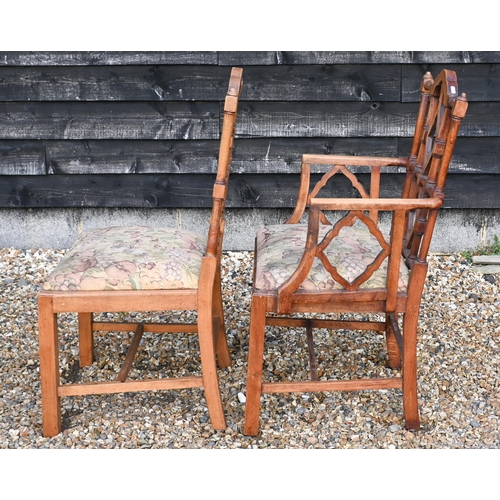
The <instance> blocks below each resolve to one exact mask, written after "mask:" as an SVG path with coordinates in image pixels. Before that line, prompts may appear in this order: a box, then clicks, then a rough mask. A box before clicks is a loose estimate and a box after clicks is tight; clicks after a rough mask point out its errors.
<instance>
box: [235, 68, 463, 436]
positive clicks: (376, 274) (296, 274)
mask: <svg viewBox="0 0 500 500" xmlns="http://www.w3.org/2000/svg"><path fill="white" fill-rule="evenodd" d="M420 90H421V100H420V107H419V111H418V116H417V121H416V126H415V134H414V138H413V144H412V147H411V151H410V154H409V156H408V157H407V158H382V157H380V158H376V157H366V156H352V157H348V156H334V155H303V160H302V171H301V185H300V191H299V195H298V201H297V204H296V208H295V210H294V212H293V214H292V216H291V217H290V219H289V220H288V221H287V222H286V223H285V224H281V225H273V226H269V227H265V228H263V229H260V230H259V231H258V232H257V236H256V243H255V257H254V258H255V262H254V282H253V291H252V309H251V319H250V345H249V355H248V378H247V393H246V409H245V427H244V433H245V434H246V435H256V434H257V433H258V429H259V416H260V405H261V395H262V394H269V393H290V392H314V391H336V390H339V391H345V390H355V391H360V390H373V389H392V388H398V389H402V392H403V407H404V417H405V424H406V427H407V428H408V429H418V428H419V426H420V420H419V412H418V402H417V364H416V361H417V358H416V352H417V323H418V314H419V308H420V301H421V295H422V290H423V286H424V282H425V279H426V273H427V266H428V264H427V260H426V259H427V254H428V251H429V246H430V243H431V238H432V233H433V230H434V225H435V222H436V217H437V215H438V210H439V208H440V207H441V206H442V204H443V199H444V186H445V181H446V176H447V172H448V166H449V163H450V158H451V155H452V151H453V148H454V145H455V139H456V137H457V134H458V129H459V126H460V122H461V119H462V118H463V117H464V115H465V113H466V110H467V106H468V104H467V98H466V96H465V94H462V95H460V96H459V95H458V84H457V77H456V74H455V73H454V72H453V71H449V70H443V71H441V73H440V74H439V76H438V77H437V78H436V79H435V80H434V79H433V77H432V75H431V74H430V73H426V74H425V75H424V77H423V79H422V84H421V89H420ZM317 164H320V165H328V166H331V168H330V169H329V170H328V171H327V172H326V173H325V174H324V176H323V177H322V178H321V180H320V181H319V182H318V183H317V184H316V185H315V187H314V188H313V189H312V190H310V187H309V183H310V166H311V165H317ZM361 167H363V168H365V169H366V170H368V172H369V173H370V183H369V186H363V184H362V183H361V182H360V181H359V178H358V177H357V176H356V175H355V174H356V173H357V172H359V171H360V170H361ZM400 167H405V168H406V177H405V182H404V187H403V191H402V196H401V198H397V199H390V198H380V197H379V193H380V179H381V177H380V172H381V169H382V168H383V169H384V171H391V169H394V171H397V169H399V168H400ZM337 174H338V175H344V176H346V177H347V178H348V179H349V180H350V181H351V183H352V186H353V190H354V189H355V190H356V191H355V192H356V193H358V192H359V197H358V195H357V194H356V197H355V198H352V199H351V198H339V199H335V198H320V197H319V196H318V195H319V191H320V189H321V188H322V187H324V186H325V185H326V184H327V182H328V181H332V182H333V179H339V177H336V178H334V176H335V175H337ZM365 184H368V183H367V182H365ZM307 206H308V208H309V209H308V214H307V223H303V224H301V223H300V220H301V218H302V215H303V214H304V212H305V209H306V207H307ZM381 212H382V213H385V214H386V216H387V220H390V234H386V233H384V232H383V231H382V230H381V229H380V224H379V223H378V220H379V214H380V213H381ZM327 213H328V216H329V217H330V218H331V217H332V215H331V214H336V222H335V223H334V224H333V225H332V224H330V222H329V221H328V219H327ZM297 313H301V314H300V315H298V314H297ZM302 313H318V314H320V315H322V316H320V317H318V314H308V315H304V314H302ZM330 313H332V314H333V316H332V315H331V314H330ZM343 313H347V316H342V314H343ZM371 313H375V315H378V316H375V319H373V318H374V316H373V315H372V314H371ZM328 314H330V316H328ZM325 315H326V319H325ZM332 318H336V319H332ZM360 318H361V319H360ZM266 326H271V327H294V328H298V327H300V328H305V332H306V336H305V337H306V339H307V345H308V349H309V371H310V380H276V378H277V376H276V375H275V374H274V375H270V374H268V376H267V378H268V379H272V380H273V381H271V382H267V381H265V380H263V373H262V372H263V356H264V349H265V328H266ZM315 328H321V329H322V328H331V329H344V330H347V329H349V330H371V331H374V332H377V333H379V334H385V337H386V344H387V351H388V364H389V366H390V367H391V368H392V369H395V370H397V371H396V373H394V372H390V375H388V376H387V377H386V376H385V374H384V376H379V377H376V378H374V377H372V376H371V375H373V373H371V374H370V376H368V377H365V378H359V377H358V378H356V379H352V378H351V377H350V376H349V378H346V379H344V378H343V377H342V378H340V379H335V380H328V379H327V377H326V376H325V375H324V372H323V373H322V372H321V371H320V370H318V369H317V360H316V357H315V352H314V342H313V340H314V339H313V329H315ZM273 334H274V335H275V336H276V335H278V332H277V330H273ZM292 355H293V354H292ZM322 362H323V360H322ZM333 362H334V360H333ZM305 363H307V362H306V361H305ZM355 363H356V361H355ZM359 369H360V367H359V366H358V367H357V370H356V371H358V370H359ZM377 374H378V372H377ZM283 378H284V377H283ZM288 378H289V379H291V378H293V377H288ZM294 378H296V377H294ZM302 378H304V377H302Z"/></svg>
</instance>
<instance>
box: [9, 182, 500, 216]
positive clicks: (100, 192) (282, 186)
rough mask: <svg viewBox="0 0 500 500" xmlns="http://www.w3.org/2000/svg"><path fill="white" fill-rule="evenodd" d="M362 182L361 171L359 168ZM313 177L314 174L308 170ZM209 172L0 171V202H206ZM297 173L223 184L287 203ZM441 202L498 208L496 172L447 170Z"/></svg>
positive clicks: (386, 191) (234, 203) (234, 201)
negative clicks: (24, 173) (17, 173)
mask: <svg viewBox="0 0 500 500" xmlns="http://www.w3.org/2000/svg"><path fill="white" fill-rule="evenodd" d="M359 177H360V178H361V182H362V184H364V185H365V187H366V188H367V187H368V179H367V177H366V174H360V175H359ZM312 179H313V181H314V182H316V181H318V180H319V179H320V175H319V174H315V175H313V176H312ZM214 180H215V176H213V175H205V174H183V175H181V174H171V175H153V174H142V175H135V174H130V175H109V174H96V175H45V176H34V175H28V176H0V208H42V207H47V206H50V207H58V208H61V207H126V208H207V207H210V206H211V204H212V190H213V183H214ZM402 182H403V176H401V175H398V174H382V189H381V196H382V197H399V196H400V193H401V186H402ZM298 185H299V175H298V174H289V175H283V174H234V175H232V179H231V183H230V185H229V191H228V200H227V206H228V207H230V208H253V209H255V208H292V207H294V206H295V201H296V196H297V188H298ZM447 192H448V193H449V194H448V195H447V196H446V198H445V202H444V207H445V208H474V209H481V208H495V209H500V197H499V196H498V193H499V192H500V174H494V175H485V174H469V175H467V176H464V175H460V174H450V175H449V178H448V181H447ZM353 194H355V193H353V190H352V186H350V184H349V183H348V182H346V181H345V180H341V179H340V178H339V179H338V180H336V182H335V183H329V184H328V185H327V187H326V188H325V189H324V191H322V192H321V196H324V197H326V198H331V197H346V196H352V195H353Z"/></svg>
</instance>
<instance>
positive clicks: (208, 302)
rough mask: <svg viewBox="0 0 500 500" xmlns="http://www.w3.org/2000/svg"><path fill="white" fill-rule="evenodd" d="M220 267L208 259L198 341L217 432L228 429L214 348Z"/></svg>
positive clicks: (203, 272)
mask: <svg viewBox="0 0 500 500" xmlns="http://www.w3.org/2000/svg"><path fill="white" fill-rule="evenodd" d="M216 268H217V258H216V257H210V256H205V257H204V258H203V262H202V266H201V274H200V285H199V290H198V338H199V342H200V354H201V369H202V376H203V387H204V389H205V399H206V400H207V406H208V412H209V414H210V421H211V423H212V427H213V428H214V429H215V430H224V429H225V428H226V419H225V417H224V410H223V407H222V399H221V394H220V389H219V380H218V377H217V364H216V360H215V348H214V314H213V307H214V304H213V287H214V280H215V274H216Z"/></svg>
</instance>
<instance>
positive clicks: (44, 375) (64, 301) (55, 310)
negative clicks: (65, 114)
mask: <svg viewBox="0 0 500 500" xmlns="http://www.w3.org/2000/svg"><path fill="white" fill-rule="evenodd" d="M241 86H242V69H241V68H232V71H231V76H230V80H229V88H228V91H227V94H226V99H225V105H224V120H223V124H222V134H221V139H220V149H219V159H218V170H217V176H216V180H215V185H214V189H213V207H212V214H211V218H210V224H209V230H208V236H203V235H200V234H197V233H194V232H192V231H187V230H183V229H169V228H164V227H143V226H134V227H108V228H104V229H96V230H92V231H88V232H87V233H85V234H83V235H82V236H81V237H80V238H78V240H77V241H76V242H75V243H74V245H73V246H72V247H71V249H70V250H69V251H68V253H67V254H66V255H65V256H64V258H63V259H62V260H61V262H60V263H59V264H58V266H57V267H56V269H55V270H54V271H53V272H52V273H51V274H50V276H49V277H48V278H47V280H46V281H45V283H44V285H43V290H42V291H41V293H40V294H39V297H38V315H39V341H40V374H41V385H42V414H43V415H42V416H43V433H44V435H45V436H54V435H56V434H58V433H60V432H61V430H62V424H61V405H60V400H61V398H62V397H65V396H77V395H87V394H111V393H124V392H135V391H148V390H152V391H156V390H164V389H185V388H196V387H198V388H201V387H203V389H204V394H205V398H206V401H207V406H208V411H209V414H210V421H211V424H212V426H213V428H214V429H225V427H226V421H225V417H224V412H223V406H222V399H221V394H220V390H219V383H218V378H217V367H216V360H217V361H218V364H219V366H221V367H227V366H230V364H231V359H230V354H229V350H228V345H227V339H226V333H225V327H224V314H223V308H222V295H221V271H220V259H221V250H222V238H223V234H224V207H225V200H226V194H227V189H228V180H229V171H230V165H231V158H232V150H233V141H234V134H235V126H236V115H237V108H238V99H239V96H240V93H241ZM188 310H194V311H197V324H188V323H180V324H179V323H177V324H175V323H171V324H163V323H142V322H137V323H125V322H105V321H95V316H94V314H96V313H102V312H106V313H113V312H124V311H136V312H142V311H144V312H150V311H188ZM68 312H72V313H78V330H79V356H80V366H89V365H92V363H93V362H94V334H93V332H94V331H102V332H112V331H113V332H116V331H125V332H126V331H129V332H135V333H134V335H133V338H132V341H131V343H130V346H129V350H128V352H127V354H126V356H125V359H124V362H123V365H122V368H121V369H120V370H119V372H118V374H117V376H116V379H115V380H113V381H106V382H94V383H65V384H61V381H60V370H59V356H60V354H59V339H58V324H57V316H58V314H59V313H68ZM145 332H155V333H162V332H180V333H197V334H198V339H199V347H200V357H201V373H202V375H201V376H182V377H178V378H157V379H150V378H145V379H141V380H137V379H129V378H128V375H129V372H130V370H131V368H132V363H133V359H134V357H135V354H136V353H137V351H138V348H139V343H140V341H141V337H142V335H143V333H145Z"/></svg>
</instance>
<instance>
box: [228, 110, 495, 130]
mask: <svg viewBox="0 0 500 500" xmlns="http://www.w3.org/2000/svg"><path fill="white" fill-rule="evenodd" d="M417 109H418V104H417V103H392V102H352V103H347V102H325V103H322V102H293V103H287V102H248V101H245V102H242V103H241V105H240V112H239V115H238V129H237V132H238V137H241V138H243V137H412V136H413V132H414V128H415V117H416V113H417ZM499 116H500V104H499V103H496V102H491V103H490V102H481V103H479V102H473V103H470V104H469V108H468V111H467V116H466V118H465V119H464V120H463V121H462V125H461V127H460V132H459V135H460V136H469V137H498V136H499V135H500V119H499Z"/></svg>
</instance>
